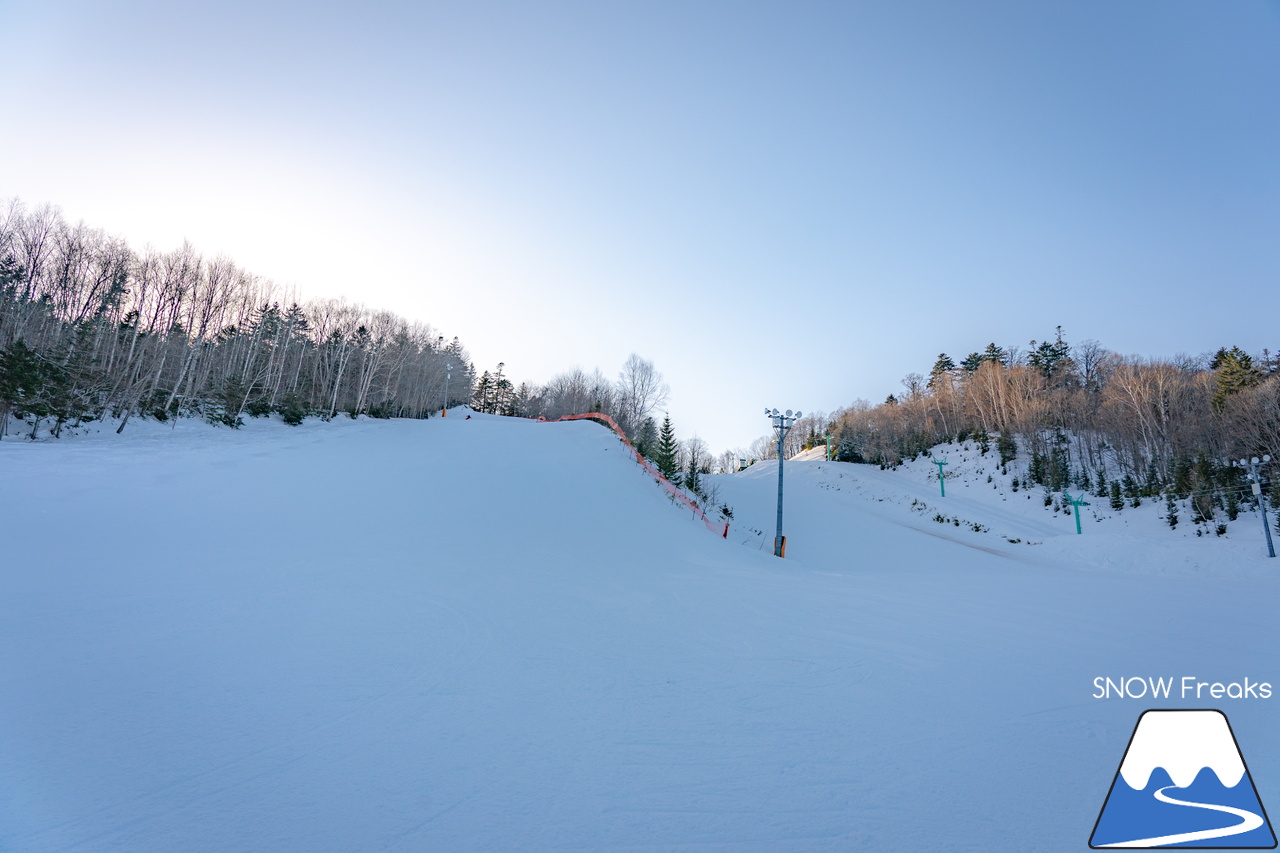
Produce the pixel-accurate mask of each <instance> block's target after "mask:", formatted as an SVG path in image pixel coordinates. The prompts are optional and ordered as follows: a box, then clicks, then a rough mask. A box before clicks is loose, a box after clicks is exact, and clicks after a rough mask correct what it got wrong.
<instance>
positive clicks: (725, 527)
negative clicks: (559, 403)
mask: <svg viewBox="0 0 1280 853" xmlns="http://www.w3.org/2000/svg"><path fill="white" fill-rule="evenodd" d="M538 420H540V421H542V422H543V423H555V422H556V421H583V420H591V421H598V422H600V423H602V424H604V425H605V426H607V427H609V429H611V430H613V431H614V433H616V434H617V436H618V438H619V439H621V440H622V444H623V445H624V446H625V447H626V448H627V450H630V451H631V455H632V456H634V457H635V460H636V462H637V463H638V464H639V465H640V467H641V468H643V469H644V470H645V471H646V472H648V473H649V474H650V475H652V476H653V478H654V479H655V480H657V481H658V484H659V485H660V486H662V488H663V490H665V491H666V493H667V494H669V495H671V497H672V498H674V499H675V500H676V501H677V502H679V503H680V504H682V505H683V506H684V507H685V508H686V509H688V510H690V511H691V512H692V513H693V514H694V516H696V517H697V518H700V519H702V523H703V524H705V525H706V526H707V529H708V530H710V531H711V532H712V533H714V534H716V535H717V536H719V537H721V538H723V539H728V538H729V522H727V521H724V522H720V521H712V520H711V519H709V518H707V514H706V513H705V512H703V511H702V507H700V506H698V505H697V504H696V503H694V502H693V501H692V500H691V499H690V498H689V496H688V495H686V494H685V493H684V492H682V491H681V490H680V489H679V488H678V487H677V486H676V485H674V484H673V483H672V482H671V481H670V480H668V479H667V478H666V477H664V476H662V474H661V473H659V472H658V469H657V468H656V467H655V466H654V464H653V463H652V462H650V461H649V460H648V459H645V458H644V457H643V456H641V455H640V451H638V450H636V449H635V448H634V447H633V446H632V445H631V442H630V441H628V440H627V436H626V434H625V433H624V432H623V431H622V429H621V428H620V427H619V426H618V424H617V422H616V421H614V419H613V418H611V417H609V416H608V415H606V414H604V413H603V412H587V413H586V414H582V415H565V416H564V417H563V418H556V420H555V421H548V420H546V419H545V418H538Z"/></svg>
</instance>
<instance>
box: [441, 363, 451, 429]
mask: <svg viewBox="0 0 1280 853" xmlns="http://www.w3.org/2000/svg"><path fill="white" fill-rule="evenodd" d="M452 375H453V365H452V364H449V363H448V362H446V363H445V366H444V407H443V408H441V409H440V417H442V418H447V417H448V416H449V377H450V376H452Z"/></svg>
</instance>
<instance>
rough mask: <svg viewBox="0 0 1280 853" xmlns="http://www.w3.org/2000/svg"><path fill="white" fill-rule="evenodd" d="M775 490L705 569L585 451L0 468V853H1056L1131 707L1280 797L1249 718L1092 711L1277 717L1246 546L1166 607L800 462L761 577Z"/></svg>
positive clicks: (163, 428) (508, 447) (443, 441)
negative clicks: (1226, 736) (1155, 691)
mask: <svg viewBox="0 0 1280 853" xmlns="http://www.w3.org/2000/svg"><path fill="white" fill-rule="evenodd" d="M762 464H763V463H762ZM806 465H807V466H808V467H807V469H806V467H805V466H806ZM773 473H774V474H775V476H776V469H775V470H774V472H773ZM768 474H769V471H768V469H767V468H766V467H757V468H755V469H752V470H750V471H747V472H744V473H743V474H740V475H736V476H734V477H722V478H715V480H716V481H717V482H719V483H722V484H723V489H724V493H725V495H726V497H728V498H729V500H730V502H731V503H733V504H734V505H735V508H736V510H737V521H736V523H735V527H734V532H733V533H731V534H730V539H729V540H728V541H726V540H723V539H719V538H717V537H715V536H713V535H711V534H709V533H708V532H707V531H706V529H705V528H704V527H703V526H702V524H701V523H699V522H696V521H694V520H692V519H691V518H689V516H688V514H687V513H685V512H683V511H681V510H679V509H678V508H676V507H674V506H673V505H672V504H671V503H670V502H669V501H668V500H667V499H666V498H665V497H664V496H663V493H662V492H661V491H660V490H659V489H658V488H657V487H656V486H655V485H654V484H653V483H652V482H651V481H648V480H646V478H644V477H643V476H642V475H640V473H639V471H638V468H637V466H636V465H635V464H634V463H633V462H632V461H630V459H629V457H628V455H627V453H626V452H625V451H624V449H623V448H622V447H621V446H620V445H619V443H618V442H617V440H616V439H615V438H614V437H613V436H612V435H611V434H610V433H609V432H608V431H607V430H605V429H602V428H601V427H599V426H597V425H595V424H591V423H584V422H576V423H563V424H542V423H534V422H528V421H519V420H511V419H498V418H488V417H483V416H475V417H473V418H472V419H471V420H464V419H463V418H462V417H454V416H451V417H449V418H447V419H439V418H435V419H432V420H430V421H425V422H421V421H419V422H414V421H391V422H385V421H383V422H378V421H368V420H363V419H362V420H360V421H350V420H336V421H334V422H332V423H329V424H324V423H312V422H308V423H307V424H305V425H303V426H302V427H299V428H288V427H285V426H283V425H281V424H278V423H267V422H262V421H251V422H250V423H249V424H247V425H246V427H245V428H244V429H242V430H240V431H230V430H226V429H214V428H210V427H205V426H203V425H199V424H194V423H186V422H184V423H180V424H179V425H178V426H177V427H176V428H175V429H169V427H168V426H167V425H160V424H154V423H137V424H134V423H131V424H130V425H129V427H128V429H126V431H125V433H124V435H122V436H118V437H117V436H115V435H114V434H113V433H111V432H110V431H109V430H105V429H104V431H103V432H102V433H100V434H91V435H88V436H79V437H74V438H70V439H63V440H61V441H57V442H52V441H51V442H45V443H34V444H33V443H30V442H21V441H12V440H6V441H4V442H0V476H2V477H3V482H4V485H5V498H4V502H3V505H2V506H3V512H2V514H0V538H2V540H3V557H2V559H3V563H2V564H0V578H2V579H3V589H2V594H0V849H4V850H13V851H139V852H142V851H146V852H147V853H149V851H157V853H158V852H159V851H178V850H181V851H381V850H401V851H451V850H486V851H491V850H538V851H543V850H756V851H790V850H841V851H848V850H858V851H934V850H950V851H991V850H1002V851H1003V850H1019V851H1064V850H1081V849H1086V845H1087V841H1088V838H1089V834H1090V831H1091V830H1092V828H1093V823H1094V820H1095V818H1096V817H1097V815H1098V810H1099V808H1100V807H1101V805H1102V802H1103V799H1104V798H1105V797H1106V794H1107V790H1108V787H1109V785H1110V784H1111V781H1112V778H1113V776H1114V774H1115V772H1116V768H1117V766H1118V765H1119V761H1120V758H1121V756H1122V753H1123V750H1124V746H1125V743H1126V741H1127V738H1128V736H1129V733H1130V732H1131V731H1132V727H1133V724H1134V721H1135V720H1136V719H1137V717H1138V715H1139V713H1140V712H1141V711H1142V710H1144V709H1145V708H1147V707H1222V708H1223V709H1224V710H1225V711H1226V713H1227V714H1228V715H1229V716H1230V719H1231V723H1232V726H1233V728H1234V730H1235V732H1236V735H1237V737H1238V738H1240V741H1241V747H1242V748H1243V750H1244V754H1245V756H1246V760H1247V761H1248V762H1249V767H1250V771H1251V773H1252V776H1253V779H1254V781H1255V783H1256V784H1257V786H1258V792H1259V794H1260V796H1261V798H1262V801H1263V803H1264V804H1265V803H1270V802H1271V801H1272V800H1275V801H1276V802H1280V749H1278V748H1277V747H1280V734H1277V730H1276V728H1277V727H1276V726H1275V725H1274V721H1275V718H1276V711H1275V708H1276V704H1275V703H1276V702H1280V699H1271V700H1262V699H1247V700H1226V699H1222V700H1218V701H1216V702H1211V701H1210V700H1208V698H1207V697H1205V698H1203V699H1201V700H1200V701H1198V702H1197V701H1196V700H1195V699H1189V700H1185V701H1184V700H1179V699H1176V698H1175V699H1172V700H1163V701H1159V702H1152V701H1150V700H1123V699H1110V700H1099V699H1093V698H1091V694H1092V693H1093V691H1094V687H1093V679H1094V678H1095V677H1098V676H1111V677H1113V678H1118V677H1121V676H1174V677H1181V676H1184V675H1190V676H1197V677H1199V678H1200V679H1201V680H1206V681H1239V680H1241V679H1243V678H1245V677H1246V676H1247V677H1249V678H1250V679H1252V680H1254V681H1258V680H1261V681H1270V682H1273V683H1277V684H1278V685H1280V672H1277V668H1276V660H1277V658H1276V655H1275V652H1274V649H1275V646H1274V622H1275V619H1274V614H1275V605H1274V602H1275V600H1276V592H1277V584H1276V582H1275V579H1274V567H1273V566H1270V565H1268V562H1269V561H1267V560H1265V559H1264V558H1261V557H1259V556H1256V554H1254V555H1250V554H1249V553H1246V552H1247V551H1248V549H1247V548H1245V547H1244V546H1245V544H1246V543H1243V542H1226V541H1223V540H1216V541H1214V542H1212V543H1209V542H1203V541H1198V540H1194V539H1193V540H1189V541H1185V542H1175V543H1174V544H1175V545H1177V546H1179V547H1185V548H1190V549H1193V550H1194V549H1197V548H1198V549H1200V550H1198V551H1196V553H1197V555H1198V556H1197V557H1196V558H1195V560H1196V561H1197V562H1196V563H1195V565H1194V566H1193V565H1191V564H1188V563H1178V566H1181V569H1180V570H1179V571H1171V572H1159V571H1154V570H1153V568H1158V567H1157V566H1154V563H1152V562H1151V560H1149V559H1148V558H1147V557H1145V556H1143V555H1144V554H1146V553H1147V549H1148V546H1149V542H1148V541H1147V540H1145V539H1143V538H1142V537H1139V536H1133V535H1126V534H1124V533H1123V532H1114V533H1108V534H1096V535H1086V536H1084V537H1078V539H1079V540H1081V541H1083V540H1085V539H1097V540H1099V541H1101V539H1102V537H1103V536H1104V535H1105V536H1108V537H1110V541H1111V545H1110V549H1109V550H1108V551H1107V555H1104V553H1103V550H1102V546H1101V545H1095V546H1091V547H1090V548H1084V547H1083V546H1079V545H1073V544H1071V543H1072V542H1074V541H1075V540H1074V539H1073V538H1071V537H1067V536H1057V537H1051V536H1050V535H1049V533H1048V532H1045V533H1044V534H1043V536H1041V534H1039V533H1037V534H1035V535H1036V537H1037V538H1038V539H1039V540H1043V542H1044V544H1041V545H1028V544H1026V543H1025V542H1023V543H1018V544H1013V543H1010V542H1008V541H1007V540H1006V539H1005V538H1002V537H1001V536H1000V535H997V532H990V533H985V534H984V533H975V532H973V531H972V530H965V529H961V528H955V527H954V526H952V525H942V524H938V523H936V522H933V521H931V520H929V519H928V518H923V517H922V516H921V514H920V513H918V512H916V511H915V510H914V509H913V508H911V506H910V501H909V500H905V501H902V500H899V498H900V497H901V495H900V494H899V493H898V492H895V491H894V490H895V489H900V488H905V487H904V486H902V483H905V482H907V480H903V479H902V478H901V474H902V472H901V471H900V472H880V471H878V470H877V469H869V468H867V467H866V466H838V465H829V464H827V463H805V464H804V465H800V464H797V465H794V466H792V465H790V464H789V466H788V469H787V477H788V479H787V501H788V503H787V533H788V537H789V539H788V542H789V546H788V559H786V560H778V559H775V558H773V557H771V556H769V555H768V554H767V550H768V549H767V547H766V548H765V549H764V550H760V549H759V548H758V543H757V544H748V545H746V546H744V545H743V544H742V541H743V539H746V540H747V541H748V542H750V541H751V534H750V532H749V531H748V530H746V528H750V527H755V528H757V529H764V530H766V531H767V532H766V536H768V537H771V536H772V524H773V514H772V500H773V497H774V495H775V494H776V481H775V479H774V478H773V477H770V476H768ZM841 475H843V476H841ZM895 476H897V477H899V479H898V480H892V479H891V478H893V477H895ZM855 483H856V484H857V486H856V487H854V486H853V485H848V486H846V485H843V484H855ZM921 483H922V484H923V485H922V486H921V487H922V488H923V487H924V486H927V485H928V483H927V481H925V480H924V479H923V477H921ZM933 485H934V487H936V483H934V484H933ZM956 494H957V496H958V497H959V496H960V493H959V492H958V491H957V492H956ZM950 495H951V491H950V487H949V497H948V498H947V500H951V497H950ZM1033 520H1034V519H1033ZM1055 521H1056V522H1061V521H1062V518H1061V517H1059V518H1058V519H1055ZM1064 526H1065V522H1064V523H1063V524H1060V525H1058V526H1057V527H1055V528H1054V529H1062V528H1063V527H1064ZM999 532H1000V533H1003V532H1004V531H999ZM1008 532H1009V534H1010V536H1011V538H1018V537H1017V536H1016V535H1014V534H1016V533H1017V531H1016V530H1013V529H1010V530H1009V531H1008ZM739 533H742V534H743V535H742V536H738V534H739ZM1070 533H1071V534H1072V537H1074V528H1073V527H1072V528H1071V529H1070ZM1087 533H1089V534H1093V531H1087ZM1058 540H1062V543H1065V544H1056V543H1058ZM1237 547H1239V548H1241V549H1244V550H1236V549H1237ZM1254 550H1255V551H1256V549H1254ZM1169 554H1170V556H1169V559H1171V560H1175V562H1176V560H1177V559H1178V558H1176V557H1174V556H1173V552H1169ZM1108 555H1110V556H1108ZM1151 559H1152V560H1153V559H1155V558H1151ZM1144 560H1147V561H1148V562H1145V563H1144V562H1143V561H1144ZM1133 566H1137V567H1138V569H1139V570H1136V571H1135V570H1133ZM1274 808H1277V807H1275V806H1273V809H1274Z"/></svg>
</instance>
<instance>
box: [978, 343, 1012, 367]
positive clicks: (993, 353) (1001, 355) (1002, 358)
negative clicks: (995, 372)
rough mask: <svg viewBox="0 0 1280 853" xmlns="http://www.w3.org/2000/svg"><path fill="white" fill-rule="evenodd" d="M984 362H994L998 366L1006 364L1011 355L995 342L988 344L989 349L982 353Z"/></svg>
mask: <svg viewBox="0 0 1280 853" xmlns="http://www.w3.org/2000/svg"><path fill="white" fill-rule="evenodd" d="M982 360H983V361H994V362H996V363H997V364H1006V363H1007V362H1008V360H1009V353H1007V352H1005V350H1004V348H1003V347H998V346H996V345H995V342H994V341H993V342H991V343H989V344H987V348H986V349H985V350H983V351H982Z"/></svg>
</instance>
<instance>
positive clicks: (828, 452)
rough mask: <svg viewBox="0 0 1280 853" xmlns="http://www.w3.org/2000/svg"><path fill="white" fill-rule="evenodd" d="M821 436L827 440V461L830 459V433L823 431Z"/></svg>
mask: <svg viewBox="0 0 1280 853" xmlns="http://www.w3.org/2000/svg"><path fill="white" fill-rule="evenodd" d="M822 437H823V438H825V439H826V440H827V461H828V462H830V461H831V433H829V432H824V433H823V434H822Z"/></svg>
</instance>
